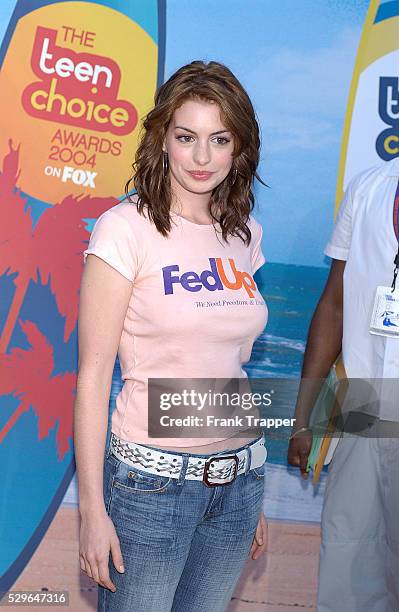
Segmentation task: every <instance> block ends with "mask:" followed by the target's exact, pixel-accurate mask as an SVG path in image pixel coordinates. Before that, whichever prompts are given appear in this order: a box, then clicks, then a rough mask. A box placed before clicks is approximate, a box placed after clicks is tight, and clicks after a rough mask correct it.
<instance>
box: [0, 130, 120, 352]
mask: <svg viewBox="0 0 399 612" xmlns="http://www.w3.org/2000/svg"><path fill="white" fill-rule="evenodd" d="M9 148H10V151H9V153H8V154H7V155H6V157H5V158H4V162H3V171H2V172H1V173H0V208H1V212H2V214H1V219H2V225H1V226H0V276H1V275H2V274H4V273H6V274H8V275H9V274H12V273H14V272H18V276H17V277H16V278H15V279H14V284H15V294H14V298H13V301H12V304H11V307H10V309H9V312H8V317H7V320H6V322H5V325H4V327H3V330H2V333H1V337H0V353H2V352H3V353H5V352H6V350H7V346H8V344H9V341H10V338H11V335H12V332H13V330H14V327H15V324H16V321H17V319H18V315H19V311H20V309H21V306H22V303H23V300H24V297H25V294H26V291H27V289H28V286H29V283H30V281H31V280H32V281H33V282H39V274H38V273H40V284H41V285H47V284H48V283H49V282H50V291H51V293H53V295H54V296H55V300H56V304H57V308H58V311H59V313H60V314H61V315H62V316H63V317H65V327H64V341H65V342H66V341H67V340H68V339H69V337H70V335H71V333H72V331H73V330H74V328H75V325H76V320H77V316H78V295H79V285H80V278H81V275H82V265H83V256H82V253H83V250H84V248H85V246H86V243H87V241H88V238H89V232H88V231H87V230H86V229H85V223H84V221H83V219H84V218H96V217H98V216H99V215H100V214H101V213H103V212H104V211H105V210H108V209H109V208H111V206H113V205H114V204H115V203H116V198H113V197H106V198H99V197H91V196H77V197H74V196H72V195H69V196H66V197H65V198H64V199H63V200H62V201H61V202H60V203H59V204H55V205H54V206H52V207H50V208H47V209H46V210H45V211H44V212H43V214H42V215H41V217H40V219H39V221H38V222H37V224H36V226H35V228H33V224H32V218H31V215H30V211H25V210H24V207H25V205H26V202H27V199H24V198H23V197H22V195H21V193H20V192H19V190H18V189H17V187H16V182H17V180H18V177H19V174H20V172H19V171H18V159H19V147H18V148H17V149H13V148H12V141H11V140H10V141H9Z"/></svg>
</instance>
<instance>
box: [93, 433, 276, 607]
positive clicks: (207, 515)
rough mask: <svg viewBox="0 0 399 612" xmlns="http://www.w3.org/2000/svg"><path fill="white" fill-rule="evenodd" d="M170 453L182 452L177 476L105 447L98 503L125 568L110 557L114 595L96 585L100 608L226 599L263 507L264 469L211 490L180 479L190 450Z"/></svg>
mask: <svg viewBox="0 0 399 612" xmlns="http://www.w3.org/2000/svg"><path fill="white" fill-rule="evenodd" d="M247 446H248V445H247ZM242 448H246V447H245V446H244V447H240V449H235V450H241V449H242ZM163 450H165V449H163ZM167 452H169V453H171V452H172V451H167ZM172 454H176V455H180V456H183V468H182V472H181V475H180V478H179V479H177V478H169V477H166V476H158V475H152V474H148V473H146V472H145V471H142V470H138V469H136V468H135V467H132V466H130V465H128V464H126V463H124V462H122V461H120V460H119V459H117V458H116V457H114V455H112V454H110V451H108V454H107V456H106V459H105V467H104V500H105V504H106V509H107V512H108V514H109V516H110V517H111V519H112V521H113V523H114V525H115V529H116V532H117V534H118V537H119V541H120V545H121V551H122V557H123V561H124V566H125V573H124V574H119V572H117V571H116V569H115V568H114V565H113V562H112V559H111V557H110V560H109V571H110V577H111V580H112V581H113V583H114V584H115V586H116V592H115V593H112V591H110V590H108V589H105V588H103V587H101V586H99V587H98V612H128V611H129V612H224V611H225V610H226V608H227V606H228V604H229V601H230V599H231V597H232V595H233V592H234V589H235V587H236V584H237V582H238V579H239V577H240V574H241V571H242V569H243V566H244V564H245V561H246V559H247V558H248V555H249V552H250V548H251V545H252V541H253V537H254V535H255V531H256V526H257V523H258V519H259V515H260V512H261V510H262V502H263V491H264V474H265V472H264V468H265V466H264V465H263V466H262V467H260V468H256V469H253V470H250V471H249V472H248V473H247V474H240V475H239V476H237V478H236V479H235V480H234V481H233V482H232V483H231V484H229V485H225V486H216V487H212V488H211V487H207V486H206V485H205V484H204V483H203V482H202V481H199V480H184V477H183V476H184V471H185V468H186V465H187V462H188V457H189V456H190V454H189V453H176V452H175V453H172ZM222 454H227V453H226V451H223V452H221V451H220V452H219V453H215V454H214V455H213V456H216V455H222ZM196 455H197V453H196ZM197 456H202V457H209V456H212V455H209V454H208V455H197Z"/></svg>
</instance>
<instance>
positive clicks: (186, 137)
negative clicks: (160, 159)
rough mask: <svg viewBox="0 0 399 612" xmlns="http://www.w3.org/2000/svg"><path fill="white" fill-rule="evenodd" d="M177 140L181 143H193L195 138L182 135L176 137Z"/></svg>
mask: <svg viewBox="0 0 399 612" xmlns="http://www.w3.org/2000/svg"><path fill="white" fill-rule="evenodd" d="M176 139H177V140H179V141H180V142H192V141H193V137H192V136H188V135H187V134H182V135H181V136H176Z"/></svg>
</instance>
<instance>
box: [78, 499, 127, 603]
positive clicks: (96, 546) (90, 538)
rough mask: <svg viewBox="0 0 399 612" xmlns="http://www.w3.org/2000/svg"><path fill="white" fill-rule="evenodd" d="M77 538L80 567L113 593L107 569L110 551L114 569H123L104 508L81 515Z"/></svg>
mask: <svg viewBox="0 0 399 612" xmlns="http://www.w3.org/2000/svg"><path fill="white" fill-rule="evenodd" d="M79 540H80V542H79V557H80V567H81V569H82V570H83V571H84V572H85V573H86V574H87V575H88V576H90V578H92V579H93V580H94V581H95V582H97V583H98V584H100V585H101V586H103V587H105V588H106V589H110V590H111V591H112V592H113V593H115V591H116V587H115V585H114V583H113V582H112V581H111V578H110V576H109V569H108V561H109V553H110V551H111V557H112V561H113V564H114V566H115V568H116V570H117V571H118V572H119V573H121V574H123V572H124V571H125V570H124V567H123V558H122V552H121V547H120V543H119V538H118V536H117V534H116V531H115V527H114V524H113V522H112V521H111V519H110V517H109V516H108V514H107V513H106V511H105V508H104V510H103V511H102V512H101V513H100V514H99V513H98V512H97V513H91V514H90V516H88V515H87V514H85V515H83V516H82V518H81V524H80V538H79Z"/></svg>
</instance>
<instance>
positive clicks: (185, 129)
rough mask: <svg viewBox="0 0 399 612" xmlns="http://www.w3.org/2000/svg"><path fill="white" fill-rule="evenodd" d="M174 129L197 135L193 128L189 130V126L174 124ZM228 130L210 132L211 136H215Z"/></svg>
mask: <svg viewBox="0 0 399 612" xmlns="http://www.w3.org/2000/svg"><path fill="white" fill-rule="evenodd" d="M175 130H184V131H185V132H190V134H195V135H197V133H196V132H194V130H190V129H189V128H186V127H183V126H182V125H176V126H175ZM228 131H229V130H227V129H226V130H219V131H218V132H212V134H211V136H217V135H218V134H224V133H225V132H228Z"/></svg>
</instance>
